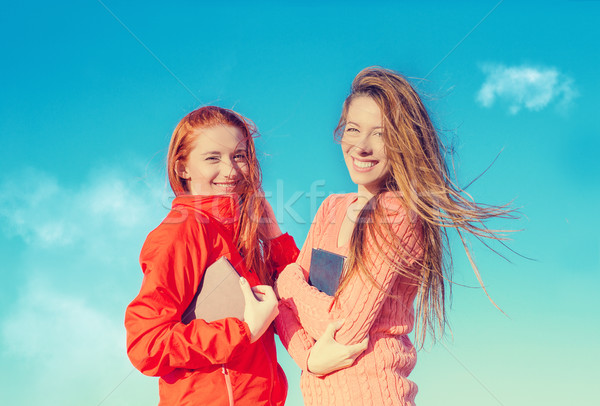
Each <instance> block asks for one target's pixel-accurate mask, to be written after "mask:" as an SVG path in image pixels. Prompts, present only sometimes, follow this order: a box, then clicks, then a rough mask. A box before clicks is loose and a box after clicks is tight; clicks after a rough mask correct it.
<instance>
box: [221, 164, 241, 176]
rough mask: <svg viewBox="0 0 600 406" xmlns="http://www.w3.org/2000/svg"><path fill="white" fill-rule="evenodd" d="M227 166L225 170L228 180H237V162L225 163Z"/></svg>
mask: <svg viewBox="0 0 600 406" xmlns="http://www.w3.org/2000/svg"><path fill="white" fill-rule="evenodd" d="M224 164H225V165H226V166H225V168H224V173H225V177H226V178H227V179H232V180H233V179H236V178H237V177H238V173H239V170H240V168H239V166H238V164H237V162H235V161H229V162H225V163H224Z"/></svg>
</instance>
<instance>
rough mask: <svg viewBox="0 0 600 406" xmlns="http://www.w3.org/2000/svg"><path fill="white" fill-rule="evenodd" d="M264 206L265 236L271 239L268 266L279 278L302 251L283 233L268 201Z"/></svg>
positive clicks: (290, 237) (289, 236) (265, 200)
mask: <svg viewBox="0 0 600 406" xmlns="http://www.w3.org/2000/svg"><path fill="white" fill-rule="evenodd" d="M264 205H265V211H264V219H263V221H264V225H265V231H266V232H265V235H266V237H267V238H268V239H269V241H268V244H269V247H268V249H269V250H268V252H269V255H268V258H267V265H268V266H269V268H271V269H272V270H273V273H274V275H276V276H278V275H279V274H280V273H281V271H282V270H283V268H285V266H286V265H287V264H291V263H292V262H294V261H296V258H298V253H299V252H300V251H299V250H298V247H297V246H296V242H295V241H294V239H293V238H292V236H291V235H289V234H288V233H285V234H282V233H281V229H280V228H279V224H278V223H277V219H276V218H275V213H274V212H273V208H272V207H271V205H270V204H269V202H268V201H267V199H264ZM273 279H275V278H273Z"/></svg>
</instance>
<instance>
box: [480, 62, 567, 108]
mask: <svg viewBox="0 0 600 406" xmlns="http://www.w3.org/2000/svg"><path fill="white" fill-rule="evenodd" d="M482 70H483V72H484V73H485V74H486V79H485V82H484V83H483V85H482V87H481V89H479V92H478V94H477V101H478V102H479V103H480V104H481V105H482V106H484V107H491V106H492V105H493V104H494V103H495V102H496V100H499V101H500V100H501V101H505V102H507V103H508V109H509V112H510V113H511V114H516V113H518V112H519V111H520V110H521V109H523V108H525V109H527V110H530V111H539V110H542V109H543V108H545V107H547V106H548V105H550V104H551V103H556V104H557V106H558V107H560V108H565V107H567V106H568V105H569V104H570V102H571V101H572V100H573V99H574V98H575V97H576V95H577V91H576V90H575V87H574V84H573V79H572V78H570V77H568V76H567V75H565V74H563V73H561V72H559V71H558V69H556V68H553V67H534V66H529V65H521V66H505V65H501V64H488V65H484V66H482Z"/></svg>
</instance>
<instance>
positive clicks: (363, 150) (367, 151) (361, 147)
mask: <svg viewBox="0 0 600 406" xmlns="http://www.w3.org/2000/svg"><path fill="white" fill-rule="evenodd" d="M350 152H354V153H357V154H359V155H360V156H368V155H371V154H372V153H373V145H372V143H371V137H370V136H369V134H365V135H363V136H362V137H361V138H360V139H358V140H356V142H355V143H354V144H353V145H352V147H351V148H350Z"/></svg>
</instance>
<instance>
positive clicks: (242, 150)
mask: <svg viewBox="0 0 600 406" xmlns="http://www.w3.org/2000/svg"><path fill="white" fill-rule="evenodd" d="M233 152H234V153H238V152H246V149H245V148H238V149H236V150H235V151H233ZM201 155H203V156H204V155H221V151H208V152H204V153H203V154H201Z"/></svg>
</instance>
